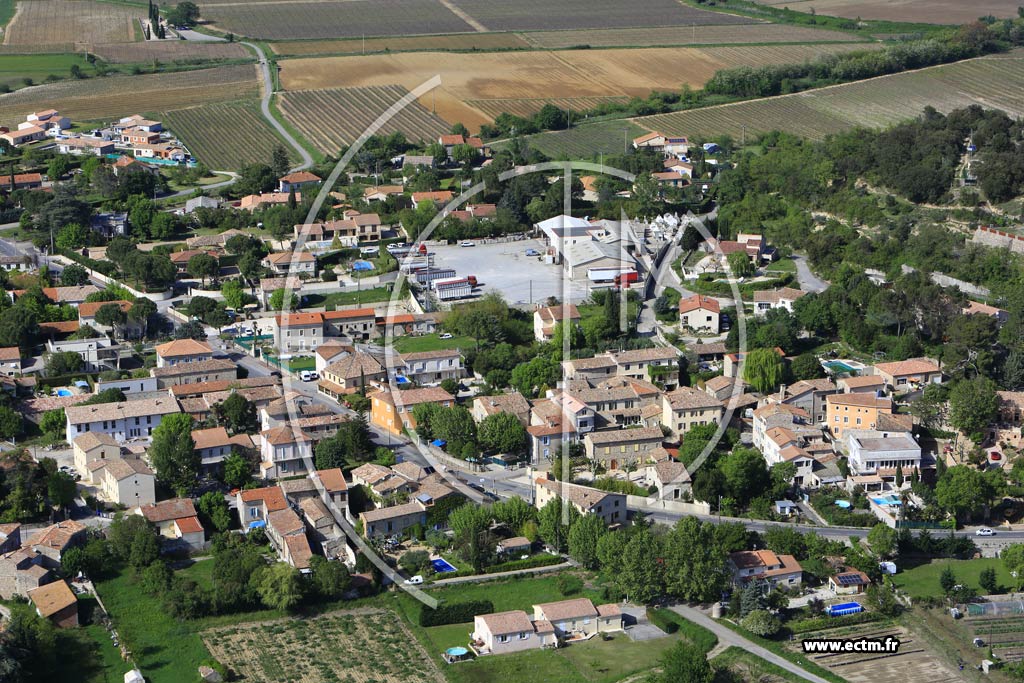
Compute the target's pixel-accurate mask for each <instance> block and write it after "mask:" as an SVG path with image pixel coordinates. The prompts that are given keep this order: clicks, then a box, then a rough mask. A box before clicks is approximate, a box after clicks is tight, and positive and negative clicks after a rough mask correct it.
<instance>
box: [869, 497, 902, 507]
mask: <svg viewBox="0 0 1024 683" xmlns="http://www.w3.org/2000/svg"><path fill="white" fill-rule="evenodd" d="M871 500H872V501H873V502H874V503H875V505H882V506H886V505H892V506H897V505H899V504H900V499H899V498H897V497H896V496H883V497H882V498H872V499H871Z"/></svg>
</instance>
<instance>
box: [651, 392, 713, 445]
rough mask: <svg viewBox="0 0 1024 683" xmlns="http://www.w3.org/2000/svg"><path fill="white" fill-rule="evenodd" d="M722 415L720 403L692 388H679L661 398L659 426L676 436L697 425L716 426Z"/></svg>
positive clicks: (705, 393)
mask: <svg viewBox="0 0 1024 683" xmlns="http://www.w3.org/2000/svg"><path fill="white" fill-rule="evenodd" d="M724 414H725V407H724V406H723V405H722V402H721V401H719V400H718V399H717V398H715V397H714V396H712V395H710V394H708V393H707V392H704V391H700V390H699V389H694V388H693V387H679V388H678V389H676V390H675V391H670V392H669V393H667V394H664V395H663V396H662V398H661V424H662V425H664V426H665V427H667V428H668V429H670V430H671V431H672V433H673V434H674V435H676V436H681V435H683V434H685V433H686V432H688V431H690V430H691V429H693V428H694V427H697V426H699V425H706V424H718V423H719V422H721V420H722V416H723V415H724Z"/></svg>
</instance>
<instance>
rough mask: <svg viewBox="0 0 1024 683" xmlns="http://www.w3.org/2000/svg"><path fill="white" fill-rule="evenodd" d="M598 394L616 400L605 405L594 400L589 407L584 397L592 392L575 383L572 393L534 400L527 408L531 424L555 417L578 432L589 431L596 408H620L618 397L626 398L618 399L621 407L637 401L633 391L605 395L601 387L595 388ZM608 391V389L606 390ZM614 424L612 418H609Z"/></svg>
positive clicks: (590, 395)
mask: <svg viewBox="0 0 1024 683" xmlns="http://www.w3.org/2000/svg"><path fill="white" fill-rule="evenodd" d="M595 389H597V391H598V392H600V393H599V395H600V396H601V397H602V399H603V398H608V399H609V402H611V401H615V404H616V405H614V406H611V405H606V404H604V403H595V404H594V406H593V407H591V406H590V405H589V404H588V403H587V402H586V401H587V400H588V399H591V400H592V399H594V396H593V395H592V394H593V393H595V392H588V391H586V390H584V389H581V388H576V387H574V388H573V389H572V393H571V394H570V393H567V392H565V391H563V392H560V393H559V392H553V393H552V396H551V398H550V399H548V401H547V402H544V401H535V402H534V404H533V406H532V407H531V410H530V422H531V424H544V423H545V422H547V421H549V419H550V418H556V419H557V420H559V421H564V422H567V423H568V424H569V425H570V426H571V427H572V429H573V431H575V432H576V433H577V434H580V435H583V434H586V433H587V432H592V431H594V429H595V428H596V424H597V410H598V409H601V410H604V409H606V408H608V409H610V410H613V411H616V410H618V409H619V407H620V406H619V401H618V400H617V399H619V398H623V397H624V398H625V400H623V401H622V402H621V405H622V410H628V409H630V408H632V407H633V406H632V405H630V404H629V403H628V401H630V400H634V401H636V402H637V404H639V397H638V396H637V395H636V393H635V392H632V393H627V392H622V393H621V394H620V395H619V396H617V397H613V396H607V395H606V393H605V391H604V390H603V389H600V388H597V387H595ZM608 393H611V392H608ZM608 422H611V423H612V424H614V423H615V422H616V421H615V420H614V419H611V420H608Z"/></svg>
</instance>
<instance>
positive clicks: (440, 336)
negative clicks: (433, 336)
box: [438, 332, 452, 339]
mask: <svg viewBox="0 0 1024 683" xmlns="http://www.w3.org/2000/svg"><path fill="white" fill-rule="evenodd" d="M438 337H439V338H440V339H451V338H452V334H451V332H445V333H444V334H441V335H438Z"/></svg>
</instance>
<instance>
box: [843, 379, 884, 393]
mask: <svg viewBox="0 0 1024 683" xmlns="http://www.w3.org/2000/svg"><path fill="white" fill-rule="evenodd" d="M836 386H837V387H838V388H839V390H840V391H841V392H842V393H844V394H873V395H876V396H877V395H878V394H879V392H883V391H885V378H883V377H882V376H881V375H854V376H851V377H840V378H838V379H837V380H836Z"/></svg>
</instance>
